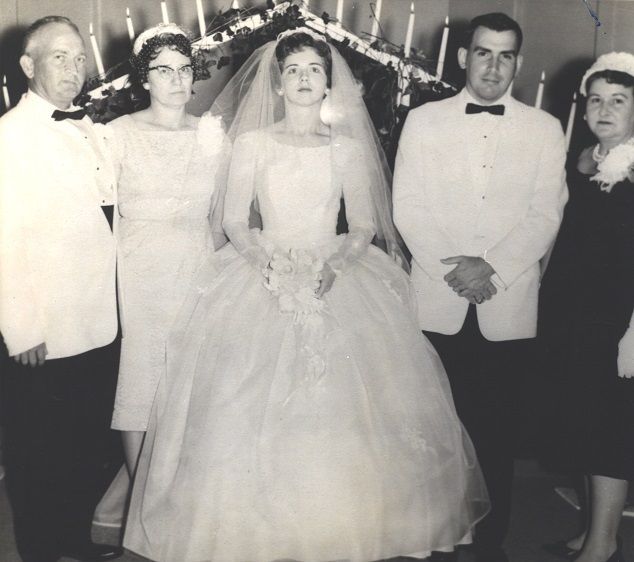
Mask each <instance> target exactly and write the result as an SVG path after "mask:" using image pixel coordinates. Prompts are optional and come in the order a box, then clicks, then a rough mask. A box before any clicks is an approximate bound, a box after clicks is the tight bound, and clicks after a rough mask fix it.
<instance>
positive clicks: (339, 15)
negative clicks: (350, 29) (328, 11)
mask: <svg viewBox="0 0 634 562" xmlns="http://www.w3.org/2000/svg"><path fill="white" fill-rule="evenodd" d="M336 17H337V24H338V25H341V23H342V22H343V0H337V16H336Z"/></svg>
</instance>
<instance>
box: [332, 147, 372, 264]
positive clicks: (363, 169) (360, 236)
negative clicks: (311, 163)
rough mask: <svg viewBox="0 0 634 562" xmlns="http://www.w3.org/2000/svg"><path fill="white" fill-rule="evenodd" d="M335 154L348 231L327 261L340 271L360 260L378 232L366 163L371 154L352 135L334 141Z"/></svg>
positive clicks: (370, 179)
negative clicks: (352, 138) (350, 137)
mask: <svg viewBox="0 0 634 562" xmlns="http://www.w3.org/2000/svg"><path fill="white" fill-rule="evenodd" d="M334 148H335V150H336V152H335V154H337V155H339V156H337V157H336V158H335V160H336V161H339V162H340V164H339V165H336V166H335V168H334V169H335V170H336V171H337V173H338V175H339V177H341V181H342V191H343V199H344V202H345V206H346V219H347V221H348V235H347V236H346V239H345V241H344V242H343V243H342V244H341V246H340V248H339V250H338V251H337V252H336V253H335V254H333V255H332V256H331V257H330V258H329V259H328V260H327V261H328V265H330V267H331V268H332V269H333V270H334V271H335V273H337V274H338V275H341V274H344V273H345V272H346V270H347V269H348V268H349V266H350V265H352V264H353V263H354V262H355V261H357V260H358V259H359V258H360V257H361V256H362V255H363V254H364V253H365V252H366V251H367V249H368V246H369V245H370V243H371V242H372V238H373V237H374V234H375V233H376V227H375V223H374V218H373V212H372V200H371V197H370V189H369V187H370V182H371V181H372V178H371V176H370V174H369V173H368V168H367V166H366V165H365V164H366V162H367V155H366V154H365V153H364V151H363V147H362V145H361V144H360V143H355V142H354V141H352V140H351V139H342V140H339V141H335V142H334Z"/></svg>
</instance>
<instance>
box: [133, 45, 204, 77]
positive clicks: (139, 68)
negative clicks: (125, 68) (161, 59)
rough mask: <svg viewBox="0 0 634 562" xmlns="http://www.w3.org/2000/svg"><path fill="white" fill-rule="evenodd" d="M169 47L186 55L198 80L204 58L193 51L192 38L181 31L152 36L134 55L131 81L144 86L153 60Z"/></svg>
mask: <svg viewBox="0 0 634 562" xmlns="http://www.w3.org/2000/svg"><path fill="white" fill-rule="evenodd" d="M165 47H167V48H168V49H171V50H172V51H177V52H179V53H180V54H181V55H184V56H186V57H187V58H188V59H189V60H190V61H191V65H192V69H193V71H194V81H196V80H198V79H199V78H200V77H201V74H202V68H203V59H202V57H199V56H197V55H195V54H194V53H193V51H192V43H191V40H190V39H189V38H188V37H186V36H185V35H182V34H180V33H161V34H159V35H155V36H154V37H150V38H149V39H148V40H147V41H146V42H145V43H143V47H141V50H140V51H139V53H138V54H136V55H132V57H131V59H130V62H131V64H132V72H130V82H131V83H132V84H133V85H134V86H142V85H143V84H145V83H146V82H147V75H148V71H149V68H150V64H151V63H152V61H153V60H154V59H155V58H156V57H158V56H159V54H160V52H161V51H162V50H163V49H164V48H165Z"/></svg>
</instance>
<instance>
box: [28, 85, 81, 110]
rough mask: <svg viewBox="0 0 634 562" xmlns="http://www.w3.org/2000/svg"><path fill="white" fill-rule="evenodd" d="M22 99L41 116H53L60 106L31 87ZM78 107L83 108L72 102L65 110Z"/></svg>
mask: <svg viewBox="0 0 634 562" xmlns="http://www.w3.org/2000/svg"><path fill="white" fill-rule="evenodd" d="M22 99H24V101H25V102H26V103H27V104H28V106H29V109H30V110H31V111H33V112H34V113H36V114H37V115H39V116H41V117H52V115H53V112H54V111H55V110H57V109H59V107H57V106H55V105H53V104H52V103H51V102H49V101H47V100H45V99H44V98H43V97H42V96H40V95H39V94H36V93H35V92H34V91H33V90H31V89H29V90H28V91H27V92H26V94H24V96H23V98H22ZM77 109H81V108H80V107H77V106H76V105H73V104H71V105H70V107H69V108H68V109H64V110H63V111H75V110H77Z"/></svg>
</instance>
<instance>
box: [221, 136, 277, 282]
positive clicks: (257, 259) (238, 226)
mask: <svg viewBox="0 0 634 562" xmlns="http://www.w3.org/2000/svg"><path fill="white" fill-rule="evenodd" d="M257 140H258V139H257V137H256V135H255V134H253V133H251V134H250V133H246V134H244V135H241V136H240V137H238V138H237V139H236V141H235V143H234V146H233V150H232V155H231V164H230V167H229V173H228V178H227V194H226V196H225V202H224V218H223V221H222V226H223V227H224V230H225V232H226V233H227V236H228V237H229V240H230V241H231V243H232V244H233V246H234V247H235V249H236V250H237V251H238V252H239V253H240V254H241V255H242V256H243V257H244V258H245V259H246V260H247V261H248V262H249V263H250V264H251V265H252V266H253V267H255V268H256V269H258V270H262V269H264V268H266V267H267V265H268V263H269V259H270V258H269V256H268V254H267V253H266V251H265V250H264V248H263V247H262V246H260V244H259V243H258V237H257V236H256V234H255V232H253V231H251V230H249V212H250V209H251V203H252V202H253V200H254V199H255V196H256V180H257V178H256V176H257V169H258V166H257V165H255V164H254V162H255V161H256V160H255V159H256V158H257V156H258V155H257V146H258V142H257Z"/></svg>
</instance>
